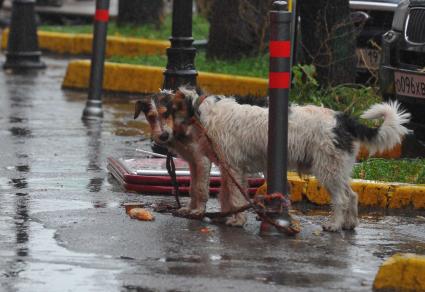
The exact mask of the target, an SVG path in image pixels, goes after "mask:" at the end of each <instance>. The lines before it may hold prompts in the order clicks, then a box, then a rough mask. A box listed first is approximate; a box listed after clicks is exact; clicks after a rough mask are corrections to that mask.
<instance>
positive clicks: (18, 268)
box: [5, 222, 128, 291]
mask: <svg viewBox="0 0 425 292" xmlns="http://www.w3.org/2000/svg"><path fill="white" fill-rule="evenodd" d="M28 229H29V230H30V234H31V240H30V241H28V242H27V246H26V249H27V253H28V255H23V256H17V257H15V259H14V260H13V261H9V263H8V265H7V267H6V271H5V273H6V274H7V275H15V277H19V281H16V282H15V284H14V288H16V289H18V290H23V291H111V290H115V291H119V289H120V287H121V283H120V281H118V280H117V279H116V276H117V275H118V274H119V273H120V272H121V271H122V270H123V269H126V268H128V266H127V264H125V262H123V261H120V260H117V259H114V258H111V257H107V256H98V255H93V254H82V253H75V252H71V251H69V250H67V249H65V248H63V247H61V246H59V245H58V244H57V243H56V241H55V239H54V231H53V230H50V229H45V228H44V227H43V226H42V225H41V224H39V223H36V222H30V223H29V228H28Z"/></svg>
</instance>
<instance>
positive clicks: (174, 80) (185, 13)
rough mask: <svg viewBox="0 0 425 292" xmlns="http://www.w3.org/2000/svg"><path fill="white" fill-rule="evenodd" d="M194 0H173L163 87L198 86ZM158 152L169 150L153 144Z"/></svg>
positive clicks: (173, 88)
mask: <svg viewBox="0 0 425 292" xmlns="http://www.w3.org/2000/svg"><path fill="white" fill-rule="evenodd" d="M192 5H193V1H192V0H174V1H173V20H172V27H171V37H170V42H171V47H170V48H168V49H167V58H168V59H167V67H166V70H165V71H164V84H163V86H162V88H163V89H172V90H175V89H177V88H178V87H179V86H181V85H191V86H196V77H197V76H198V73H197V72H196V69H195V56H196V49H195V48H194V47H193V37H192V7H193V6H192ZM152 150H153V151H154V152H156V153H161V154H166V153H168V150H167V149H166V148H165V147H163V146H160V145H158V144H156V143H153V144H152Z"/></svg>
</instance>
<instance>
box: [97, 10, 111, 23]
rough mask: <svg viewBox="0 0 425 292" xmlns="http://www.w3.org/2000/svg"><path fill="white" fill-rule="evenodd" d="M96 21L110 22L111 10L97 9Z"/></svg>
mask: <svg viewBox="0 0 425 292" xmlns="http://www.w3.org/2000/svg"><path fill="white" fill-rule="evenodd" d="M94 20H96V21H100V22H108V20H109V10H108V9H97V10H96V14H95V16H94Z"/></svg>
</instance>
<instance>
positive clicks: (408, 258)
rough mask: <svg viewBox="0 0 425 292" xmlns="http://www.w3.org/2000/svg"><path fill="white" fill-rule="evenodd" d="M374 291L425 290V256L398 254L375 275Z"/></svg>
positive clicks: (387, 261)
mask: <svg viewBox="0 0 425 292" xmlns="http://www.w3.org/2000/svg"><path fill="white" fill-rule="evenodd" d="M373 288H374V291H425V256H421V255H415V254H396V255H394V256H392V257H390V258H389V259H388V260H386V261H385V262H384V263H383V264H382V266H381V267H380V268H379V271H378V273H377V275H376V277H375V281H374V283H373Z"/></svg>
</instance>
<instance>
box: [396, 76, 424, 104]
mask: <svg viewBox="0 0 425 292" xmlns="http://www.w3.org/2000/svg"><path fill="white" fill-rule="evenodd" d="M394 84H395V92H396V93H397V94H398V95H404V96H412V97H419V98H425V75H419V74H409V73H405V72H400V71H395V72H394Z"/></svg>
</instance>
